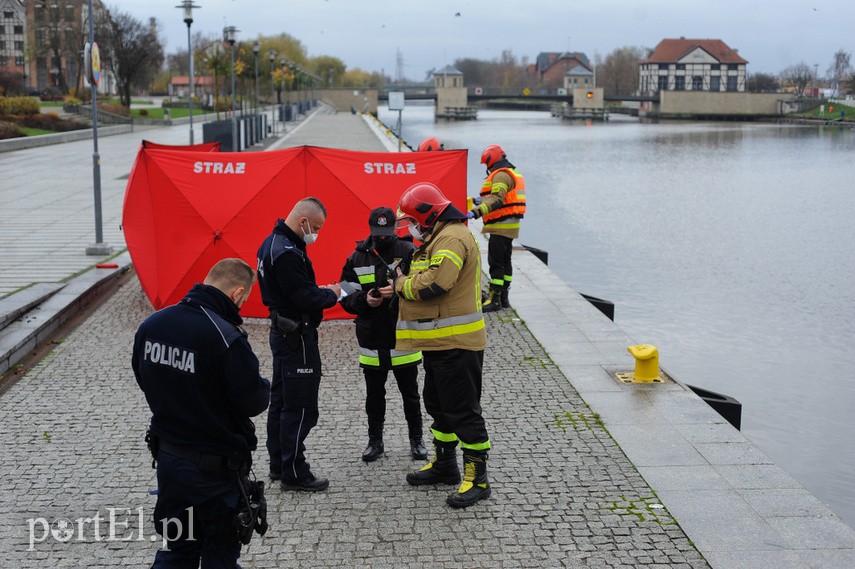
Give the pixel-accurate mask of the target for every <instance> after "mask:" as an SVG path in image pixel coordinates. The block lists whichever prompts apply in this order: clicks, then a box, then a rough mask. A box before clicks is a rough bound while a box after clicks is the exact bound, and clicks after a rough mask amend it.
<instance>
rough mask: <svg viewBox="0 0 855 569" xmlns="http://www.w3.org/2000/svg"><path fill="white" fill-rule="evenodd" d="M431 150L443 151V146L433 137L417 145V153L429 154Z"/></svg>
mask: <svg viewBox="0 0 855 569" xmlns="http://www.w3.org/2000/svg"><path fill="white" fill-rule="evenodd" d="M433 150H445V145H444V144H443V143H441V142H440V141H439V139H438V138H436V137H435V136H429V137H428V138H426V139H424V140H422V141H421V142H420V143H419V147H418V151H419V152H431V151H433Z"/></svg>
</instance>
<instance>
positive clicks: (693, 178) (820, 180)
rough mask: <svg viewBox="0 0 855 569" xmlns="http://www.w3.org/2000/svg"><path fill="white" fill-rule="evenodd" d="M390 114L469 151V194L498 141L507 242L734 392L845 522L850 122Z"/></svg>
mask: <svg viewBox="0 0 855 569" xmlns="http://www.w3.org/2000/svg"><path fill="white" fill-rule="evenodd" d="M379 114H380V119H381V120H382V121H383V122H385V123H386V124H387V125H395V124H396V121H397V118H398V115H397V112H394V113H393V112H390V111H388V110H387V109H386V108H385V107H383V108H381V109H380V112H379ZM402 124H403V128H402V132H403V137H404V140H406V141H407V142H408V143H409V144H410V145H412V146H416V145H418V143H419V141H421V140H422V139H424V138H426V137H427V136H437V137H438V138H439V139H440V140H441V141H442V142H444V144H445V146H446V148H466V149H468V150H469V160H468V179H469V195H476V194H477V191H478V189H479V188H480V185H481V181H482V180H483V178H484V168H483V166H481V165H480V164H479V158H480V155H481V151H482V149H483V148H484V147H485V146H487V145H489V144H499V145H501V146H502V147H503V148H504V150H505V151H506V152H507V154H508V158H509V159H510V160H511V162H513V163H514V164H515V165H516V166H517V167H518V168H519V169H520V171H521V172H522V174H523V175H524V176H525V178H526V187H527V191H526V196H527V201H528V212H527V214H526V218H525V221H524V223H523V229H522V232H521V236H520V242H521V243H523V244H525V245H530V246H534V247H537V248H540V249H544V250H546V251H548V253H549V266H550V267H551V268H552V270H554V271H555V272H556V273H557V274H558V275H559V276H560V277H561V278H563V279H564V280H565V281H566V282H567V283H568V284H570V285H571V286H572V287H573V288H574V289H576V290H577V291H579V292H584V293H586V294H590V295H593V296H598V297H600V298H605V299H608V300H611V301H612V302H614V303H615V321H616V323H617V324H618V325H619V326H620V327H621V328H622V329H623V330H625V331H626V332H627V333H628V334H629V335H630V336H631V337H632V338H633V339H634V340H636V341H638V342H641V343H650V344H654V345H656V346H657V347H658V348H659V352H660V364H661V365H662V367H663V368H664V369H665V370H666V371H668V372H669V373H670V374H671V375H673V376H675V377H676V378H678V379H679V380H681V381H683V382H685V383H690V384H692V385H696V386H698V387H703V388H705V389H709V390H712V391H717V392H720V393H724V394H727V395H730V396H732V397H735V398H736V399H738V400H739V401H740V402H741V403H742V405H743V409H742V432H743V433H744V434H745V435H746V436H747V437H748V438H750V439H751V440H752V441H753V442H754V443H755V444H757V445H758V446H759V447H761V448H762V449H763V450H764V451H765V452H766V453H767V454H768V455H769V456H770V457H771V458H772V459H773V460H774V461H775V462H777V463H778V464H779V465H780V466H781V467H783V468H784V469H785V470H786V471H787V472H789V473H790V474H791V475H792V476H793V477H794V478H796V479H797V480H799V481H800V482H801V483H802V484H804V485H805V486H806V487H807V488H808V489H809V490H810V491H811V492H813V493H814V495H816V496H817V497H818V498H820V499H821V500H822V501H823V502H825V503H827V504H828V505H829V506H830V507H831V508H832V509H833V510H834V511H835V512H836V513H837V514H838V515H840V516H841V518H843V519H844V520H845V521H846V522H847V523H848V524H849V525H850V526H853V527H855V444H853V441H855V342H853V340H855V223H853V216H855V130H853V129H840V128H838V127H804V126H789V125H772V124H756V123H746V124H742V123H713V122H667V123H659V124H640V123H639V122H638V120H637V119H630V118H629V117H621V116H618V117H613V119H612V120H611V121H609V122H607V123H595V124H588V125H585V124H570V123H567V122H563V121H561V120H560V119H557V118H553V117H551V116H550V115H549V113H547V112H531V111H529V112H526V111H490V110H481V111H479V113H478V120H476V121H468V122H437V123H435V122H434V120H433V108H432V107H431V106H419V105H417V104H411V103H407V107H406V108H405V109H404V111H403V114H402ZM511 302H512V303H513V289H512V292H511Z"/></svg>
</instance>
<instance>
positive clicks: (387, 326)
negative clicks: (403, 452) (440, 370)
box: [340, 207, 427, 462]
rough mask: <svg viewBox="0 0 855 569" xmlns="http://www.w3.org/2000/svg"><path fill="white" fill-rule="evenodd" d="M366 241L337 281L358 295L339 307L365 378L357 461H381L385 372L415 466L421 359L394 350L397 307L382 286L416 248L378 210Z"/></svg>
mask: <svg viewBox="0 0 855 569" xmlns="http://www.w3.org/2000/svg"><path fill="white" fill-rule="evenodd" d="M368 228H369V232H370V234H369V236H368V238H367V239H365V240H364V241H359V242H357V244H356V249H355V250H354V251H353V253H351V255H350V257H348V258H347V261H345V263H344V267H343V268H342V270H341V279H340V280H342V281H345V282H352V283H358V284H359V285H360V286H361V289H360V290H359V291H358V292H356V293H351V294H348V295H347V296H345V297H344V298H342V299H341V306H342V308H344V309H345V310H346V311H347V312H349V313H351V314H355V315H356V321H355V324H356V339H357V341H358V342H359V365H360V367H361V368H362V372H363V374H364V375H365V413H366V415H367V416H368V446H366V447H365V451H363V453H362V460H364V461H365V462H373V461H375V460H377V459H378V458H380V456H382V455H383V423H384V422H385V416H386V378H387V376H388V374H389V370H391V371H392V373H393V374H394V376H395V381H396V382H397V383H398V390H399V391H400V392H401V398H402V399H403V404H404V417H406V419H407V428H408V432H409V439H410V454H411V455H412V457H413V458H414V459H416V460H425V459H426V458H427V449H426V448H425V444H424V440H423V439H422V404H421V399H420V398H419V384H418V373H419V367H418V366H419V363H420V362H421V361H422V354H421V352H419V351H418V350H410V351H398V350H395V324H396V323H397V321H398V301H397V299H396V298H395V297H394V295H393V294H392V291H391V289H389V290H387V291H386V294H385V296H383V295H381V294H380V292H379V289H380V286H381V285H382V286H385V285H386V283H387V281H388V279H389V277H390V275H389V271H390V267H391V266H400V267H402V269H403V272H404V273H407V272H408V268H407V267H408V266H409V260H410V257H411V256H412V254H413V250H414V249H415V248H416V247H415V245H413V243H412V241H408V240H406V239H400V238H398V236H396V235H395V213H394V212H393V211H392V210H391V209H389V208H388V207H378V208H376V209H374V210H372V211H371V213H370V214H369V216H368Z"/></svg>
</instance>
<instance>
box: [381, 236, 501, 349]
mask: <svg viewBox="0 0 855 569" xmlns="http://www.w3.org/2000/svg"><path fill="white" fill-rule="evenodd" d="M395 293H396V294H397V295H398V297H399V303H400V306H399V313H398V328H397V331H396V336H397V339H398V343H397V349H399V350H418V349H420V350H450V349H454V348H459V349H464V350H483V349H484V348H486V347H487V331H486V330H485V328H484V316H483V314H482V313H481V253H480V251H479V249H478V243H477V241H476V240H475V236H474V235H472V233H471V232H470V231H469V229H468V228H467V227H466V226H465V225H464V224H463V223H462V222H460V221H458V220H454V221H438V222H437V223H436V227H435V228H434V230H433V232H432V233H431V234H430V235H429V236H428V237H427V238H426V239H425V242H424V243H422V245H421V246H420V247H419V248H418V249H416V251H415V253H414V255H413V260H412V263H410V274H409V275H408V276H406V277H399V278H398V279H396V280H395Z"/></svg>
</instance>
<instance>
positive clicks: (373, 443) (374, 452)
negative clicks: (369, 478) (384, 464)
mask: <svg viewBox="0 0 855 569" xmlns="http://www.w3.org/2000/svg"><path fill="white" fill-rule="evenodd" d="M381 456H383V437H378V436H369V437H368V446H367V447H365V450H364V451H362V460H364V461H365V462H374V461H375V460H377V459H378V458H380V457H381Z"/></svg>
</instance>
